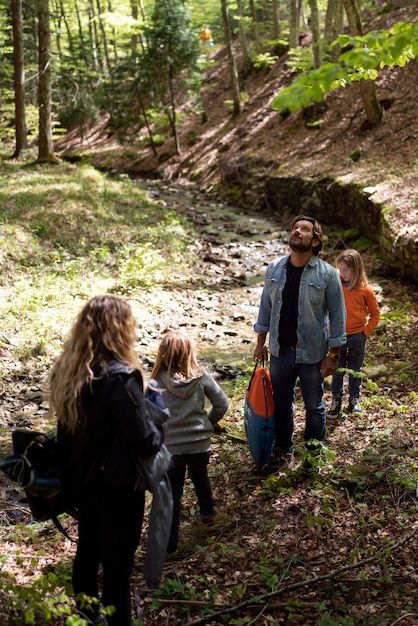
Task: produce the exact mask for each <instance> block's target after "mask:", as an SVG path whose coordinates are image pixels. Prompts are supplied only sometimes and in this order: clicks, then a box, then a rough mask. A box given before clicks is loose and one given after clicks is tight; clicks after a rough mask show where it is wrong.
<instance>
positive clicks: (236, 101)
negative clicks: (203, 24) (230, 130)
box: [221, 0, 241, 118]
mask: <svg viewBox="0 0 418 626" xmlns="http://www.w3.org/2000/svg"><path fill="white" fill-rule="evenodd" d="M221 4H222V21H223V24H224V32H225V46H226V50H227V53H228V62H229V69H230V71H231V87H232V100H233V111H232V116H233V117H234V118H236V117H239V114H240V113H241V97H240V91H239V81H238V70H237V65H236V63H235V57H234V51H233V49H232V34H231V24H230V21H229V10H228V4H227V0H221Z"/></svg>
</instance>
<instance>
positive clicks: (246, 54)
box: [237, 0, 251, 70]
mask: <svg viewBox="0 0 418 626" xmlns="http://www.w3.org/2000/svg"><path fill="white" fill-rule="evenodd" d="M237 8H238V16H239V22H238V36H239V42H240V44H241V52H242V59H243V62H244V67H245V69H247V70H248V69H249V68H250V67H251V54H250V51H249V48H248V43H247V37H246V34H245V28H244V23H243V17H244V10H243V6H242V0H237Z"/></svg>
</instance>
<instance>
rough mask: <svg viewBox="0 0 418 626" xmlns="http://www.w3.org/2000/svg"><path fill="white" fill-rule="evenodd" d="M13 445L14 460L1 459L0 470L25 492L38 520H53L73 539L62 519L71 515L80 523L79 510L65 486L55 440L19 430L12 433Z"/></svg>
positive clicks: (35, 518)
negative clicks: (60, 517) (65, 514)
mask: <svg viewBox="0 0 418 626" xmlns="http://www.w3.org/2000/svg"><path fill="white" fill-rule="evenodd" d="M12 442H13V456H8V457H3V458H0V469H1V470H2V471H3V472H4V473H5V474H7V476H8V477H9V478H10V479H11V480H13V481H14V482H16V483H17V484H18V485H19V487H22V488H23V489H24V492H25V495H26V499H27V502H28V505H29V507H30V510H31V513H32V517H33V518H34V520H36V521H38V522H45V521H47V520H49V519H51V520H52V521H53V522H54V524H55V526H56V527H57V528H58V529H59V531H60V532H62V534H63V535H64V536H65V537H67V539H71V538H70V537H69V536H68V534H67V532H66V531H65V530H64V528H63V527H62V524H61V522H60V521H59V519H58V516H59V515H61V514H63V513H67V514H68V515H71V516H72V517H74V518H75V519H77V507H76V506H75V504H74V502H73V501H72V498H71V497H70V494H69V492H68V491H67V490H66V489H65V488H63V484H62V482H61V476H60V467H59V456H58V453H57V442H56V438H55V436H51V435H46V434H44V433H41V432H37V431H34V430H26V429H18V430H14V431H13V432H12Z"/></svg>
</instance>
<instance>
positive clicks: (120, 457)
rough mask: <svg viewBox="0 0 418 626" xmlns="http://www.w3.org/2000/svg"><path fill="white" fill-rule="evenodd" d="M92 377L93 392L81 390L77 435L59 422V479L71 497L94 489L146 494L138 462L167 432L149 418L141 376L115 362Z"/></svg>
mask: <svg viewBox="0 0 418 626" xmlns="http://www.w3.org/2000/svg"><path fill="white" fill-rule="evenodd" d="M94 375H95V377H94V380H93V383H92V387H91V389H90V387H89V386H86V387H85V388H84V389H83V391H82V394H81V399H80V405H79V419H78V424H77V427H76V430H75V432H74V433H70V432H69V431H68V430H67V429H66V428H65V427H63V426H62V425H61V423H60V421H58V435H57V441H58V447H59V452H60V455H61V467H62V468H63V474H64V476H63V478H64V480H65V481H66V482H67V485H68V487H70V488H71V490H72V491H74V492H75V493H77V492H81V493H82V492H85V491H86V490H89V489H91V487H92V486H94V485H96V486H99V485H103V486H105V485H108V486H111V487H115V488H119V489H127V490H132V489H139V490H141V491H142V490H145V485H144V484H140V483H138V472H137V464H136V459H137V458H138V457H147V456H150V455H152V454H153V453H155V452H157V451H158V450H159V449H160V447H161V445H162V444H163V441H164V433H165V430H164V427H160V426H156V425H155V424H154V423H153V422H152V421H151V419H150V417H149V415H148V412H147V410H146V405H145V401H144V396H143V382H142V376H141V374H140V372H139V370H134V369H133V368H130V367H128V366H125V365H124V364H122V363H118V362H117V361H110V362H109V363H108V367H107V368H106V369H103V368H101V367H100V368H96V369H95V370H94ZM127 386H128V388H129V390H130V392H129V393H128V389H127ZM132 392H133V394H132ZM132 395H134V398H133V397H132Z"/></svg>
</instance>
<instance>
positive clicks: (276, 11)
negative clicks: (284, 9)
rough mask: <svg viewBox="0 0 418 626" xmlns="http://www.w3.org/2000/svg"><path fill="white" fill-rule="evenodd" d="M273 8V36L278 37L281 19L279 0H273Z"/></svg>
mask: <svg viewBox="0 0 418 626" xmlns="http://www.w3.org/2000/svg"><path fill="white" fill-rule="evenodd" d="M272 9H273V37H274V39H278V38H279V37H280V19H279V0H272Z"/></svg>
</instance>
